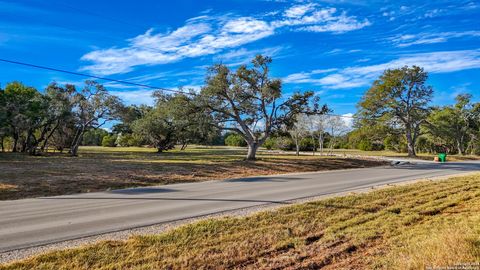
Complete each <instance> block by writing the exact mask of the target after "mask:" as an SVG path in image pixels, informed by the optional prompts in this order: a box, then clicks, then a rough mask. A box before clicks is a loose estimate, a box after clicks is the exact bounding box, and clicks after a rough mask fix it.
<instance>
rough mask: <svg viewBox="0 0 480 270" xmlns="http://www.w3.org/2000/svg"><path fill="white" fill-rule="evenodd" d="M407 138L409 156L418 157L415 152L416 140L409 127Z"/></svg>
mask: <svg viewBox="0 0 480 270" xmlns="http://www.w3.org/2000/svg"><path fill="white" fill-rule="evenodd" d="M406 138H407V148H408V156H409V157H417V154H416V153H415V141H414V139H413V135H412V131H411V130H410V129H409V128H408V127H407V133H406Z"/></svg>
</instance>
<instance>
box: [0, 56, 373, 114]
mask: <svg viewBox="0 0 480 270" xmlns="http://www.w3.org/2000/svg"><path fill="white" fill-rule="evenodd" d="M0 62H4V63H10V64H15V65H21V66H26V67H31V68H37V69H44V70H50V71H56V72H61V73H67V74H71V75H76V76H81V77H87V78H95V79H98V80H103V81H110V82H117V83H121V84H127V85H133V86H139V87H144V88H149V89H154V90H161V91H165V92H173V93H179V94H185V95H192V96H193V95H194V94H193V93H189V92H185V91H181V90H174V89H168V88H164V87H156V86H151V85H148V84H142V83H135V82H129V81H124V80H117V79H112V78H107V77H100V76H95V75H90V74H86V73H81V72H76V71H69V70H65V69H60V68H53V67H47V66H41V65H35V64H30V63H25V62H20V61H14V60H9V59H3V58H0ZM323 115H327V116H337V117H343V118H350V119H365V120H373V121H378V119H370V118H361V117H356V116H353V115H352V116H349V115H340V114H331V113H326V114H323Z"/></svg>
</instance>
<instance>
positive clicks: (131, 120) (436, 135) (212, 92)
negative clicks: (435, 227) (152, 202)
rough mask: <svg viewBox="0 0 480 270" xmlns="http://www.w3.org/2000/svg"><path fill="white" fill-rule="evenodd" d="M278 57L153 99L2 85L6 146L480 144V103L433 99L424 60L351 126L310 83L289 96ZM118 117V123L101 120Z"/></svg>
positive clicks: (384, 82) (384, 87)
mask: <svg viewBox="0 0 480 270" xmlns="http://www.w3.org/2000/svg"><path fill="white" fill-rule="evenodd" d="M271 62H272V59H271V58H269V57H265V56H261V55H258V56H256V57H255V59H253V60H252V64H251V65H249V66H247V65H243V66H240V67H239V68H238V69H236V70H230V69H229V68H228V67H227V66H225V65H222V64H217V65H214V66H212V67H210V68H209V69H208V72H207V75H206V80H205V86H204V87H203V88H202V89H201V91H200V92H198V93H196V92H194V91H192V90H188V92H185V91H183V90H180V91H178V92H176V93H174V94H166V93H164V92H162V91H156V92H154V94H153V97H152V98H154V100H155V104H154V105H153V106H146V105H141V106H135V105H128V106H127V105H125V104H123V103H122V101H121V100H120V99H119V98H118V97H116V96H114V95H111V94H110V93H109V92H108V91H107V89H106V88H105V87H104V86H103V85H101V84H99V83H97V82H95V81H88V80H87V81H85V84H84V86H83V87H82V88H81V89H77V87H76V86H74V85H70V84H67V85H64V86H62V85H59V84H57V83H55V82H53V83H51V84H50V85H48V87H47V88H46V89H45V90H44V91H43V92H39V91H38V90H37V89H35V88H33V87H29V86H25V85H24V84H22V83H21V82H11V83H8V84H7V85H6V86H5V88H4V89H0V148H1V151H2V152H5V151H10V152H23V153H29V154H31V155H39V154H43V153H47V152H49V149H50V152H51V150H52V149H53V150H55V151H60V152H63V151H68V153H69V154H70V155H72V156H77V155H78V151H79V146H80V145H103V146H151V147H155V148H156V149H157V150H158V152H159V153H161V152H163V151H167V150H170V149H173V148H174V147H175V146H176V145H177V146H178V145H179V146H178V147H180V148H181V149H182V150H183V149H185V147H187V145H188V144H205V145H223V144H227V145H232V146H247V147H248V153H247V156H246V159H248V160H254V159H255V157H256V152H257V150H258V148H259V147H266V148H267V149H281V150H293V149H295V150H296V151H297V154H298V153H299V151H301V150H303V151H306V150H309V151H316V150H317V151H322V152H323V149H324V147H326V148H328V149H329V150H332V149H334V148H351V149H360V150H384V149H386V150H393V151H397V152H406V153H408V155H409V156H412V157H413V156H416V154H417V152H427V153H435V152H443V151H446V152H448V153H451V154H462V155H464V154H480V103H474V102H472V96H471V95H469V94H460V95H458V96H457V97H456V103H455V104H454V105H448V106H442V107H440V106H431V105H430V103H431V100H432V98H433V94H434V90H433V88H432V87H431V86H429V85H427V79H428V73H427V72H425V71H424V69H423V68H421V67H417V66H412V67H408V66H405V67H399V68H396V69H388V70H386V71H385V72H384V73H383V74H382V75H381V76H380V77H379V78H378V79H377V80H376V81H375V82H374V83H373V84H372V86H371V87H370V88H369V89H368V90H367V91H366V92H365V94H364V96H363V97H362V99H361V100H360V101H359V103H358V106H357V107H358V112H357V113H356V115H355V116H354V117H353V119H354V121H353V127H348V126H347V125H346V124H345V121H344V119H342V117H340V116H335V115H332V114H331V112H332V111H331V110H330V109H329V108H328V107H327V105H321V103H320V98H319V97H318V96H316V95H315V94H314V92H313V91H304V92H296V93H293V94H290V95H288V96H286V95H285V94H283V93H282V82H281V80H279V79H275V78H271V77H270V74H269V65H270V64H271ZM108 121H114V123H115V124H114V125H113V128H112V130H111V132H107V131H105V130H104V129H102V127H103V126H104V125H105V123H106V122H108Z"/></svg>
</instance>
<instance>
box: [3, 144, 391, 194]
mask: <svg viewBox="0 0 480 270" xmlns="http://www.w3.org/2000/svg"><path fill="white" fill-rule="evenodd" d="M245 153H246V149H242V148H226V147H196V148H195V147H191V148H187V150H185V151H179V150H173V151H169V152H165V153H161V154H157V153H155V150H154V149H150V148H140V147H128V148H126V147H115V148H113V147H112V148H106V147H82V148H81V149H80V156H79V157H77V158H71V157H68V156H66V155H60V154H54V155H53V154H52V155H47V156H41V157H32V156H27V155H23V154H15V153H0V200H11V199H21V198H28V197H38V196H51V195H62V194H73V193H84V192H93V191H103V190H108V189H120V188H127V187H136V186H137V187H138V186H149V185H162V184H171V183H181V182H194V181H205V180H220V179H229V178H237V177H246V176H255V175H272V174H282V173H292V172H308V171H323V170H335V169H347V168H362V167H371V166H378V165H382V164H383V163H381V162H376V161H372V160H362V159H353V158H340V157H337V158H335V157H319V156H310V155H308V156H307V155H305V156H300V157H296V156H294V155H291V154H283V155H280V154H275V153H265V152H262V153H260V154H259V158H260V160H258V161H256V162H248V161H244V160H243V159H244V157H245Z"/></svg>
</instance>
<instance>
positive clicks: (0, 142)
mask: <svg viewBox="0 0 480 270" xmlns="http://www.w3.org/2000/svg"><path fill="white" fill-rule="evenodd" d="M3 140H4V137H3V136H2V137H1V138H0V147H1V148H2V153H3V152H5V146H4V145H3Z"/></svg>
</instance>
